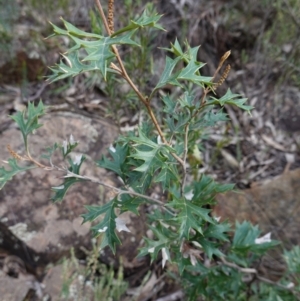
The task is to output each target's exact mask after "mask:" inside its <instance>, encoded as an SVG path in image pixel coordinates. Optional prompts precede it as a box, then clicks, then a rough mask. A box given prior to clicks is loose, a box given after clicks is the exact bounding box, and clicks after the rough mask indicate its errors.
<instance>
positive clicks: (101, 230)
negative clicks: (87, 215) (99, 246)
mask: <svg viewBox="0 0 300 301" xmlns="http://www.w3.org/2000/svg"><path fill="white" fill-rule="evenodd" d="M106 230H107V227H106V226H105V227H104V228H103V229H99V230H98V232H100V233H102V232H105V231H106Z"/></svg>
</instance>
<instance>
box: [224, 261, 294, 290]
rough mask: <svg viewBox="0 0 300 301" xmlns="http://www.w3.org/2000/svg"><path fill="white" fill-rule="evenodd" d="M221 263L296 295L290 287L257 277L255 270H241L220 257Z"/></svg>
mask: <svg viewBox="0 0 300 301" xmlns="http://www.w3.org/2000/svg"><path fill="white" fill-rule="evenodd" d="M221 261H222V263H223V264H224V265H226V266H228V267H231V268H234V269H236V270H238V271H240V272H242V273H245V274H254V275H255V277H256V278H257V279H258V280H260V281H262V282H265V283H268V284H271V285H275V286H277V287H279V288H282V289H285V290H288V291H291V292H293V293H296V291H295V290H294V289H293V288H292V287H288V286H285V285H282V284H280V283H278V282H275V281H272V280H270V279H267V278H265V277H262V276H260V275H258V271H257V270H256V269H252V268H242V267H240V266H238V265H237V264H235V263H232V262H228V261H227V260H226V259H225V258H224V257H221Z"/></svg>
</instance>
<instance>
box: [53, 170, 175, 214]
mask: <svg viewBox="0 0 300 301" xmlns="http://www.w3.org/2000/svg"><path fill="white" fill-rule="evenodd" d="M55 168H56V169H57V170H59V171H64V172H67V175H65V176H64V178H71V177H74V178H77V179H82V180H86V181H91V182H93V183H96V184H99V185H102V186H104V187H107V188H110V189H112V190H114V191H115V192H116V193H118V195H119V196H120V195H122V194H129V195H133V196H137V197H140V198H143V199H146V200H148V201H151V202H152V203H155V204H158V205H160V206H162V207H163V208H164V210H166V211H167V212H169V213H170V214H171V215H173V216H175V215H176V214H175V213H174V212H173V211H171V210H169V209H168V208H166V207H165V203H164V202H162V201H160V200H157V199H154V198H152V197H149V196H146V195H144V194H141V193H138V192H135V191H134V190H133V189H132V188H130V189H128V190H124V189H120V188H117V187H115V186H112V185H109V184H106V183H104V182H102V181H99V180H98V179H96V178H92V177H88V176H81V175H78V174H75V173H73V172H71V171H70V170H67V169H64V168H60V167H57V166H56V167H55Z"/></svg>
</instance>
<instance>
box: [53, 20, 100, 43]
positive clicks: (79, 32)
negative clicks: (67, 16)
mask: <svg viewBox="0 0 300 301" xmlns="http://www.w3.org/2000/svg"><path fill="white" fill-rule="evenodd" d="M61 20H62V21H63V23H64V25H65V28H66V29H67V32H68V33H69V34H70V35H75V36H78V37H84V38H96V39H101V38H103V36H101V35H98V34H95V33H88V32H85V31H83V30H80V29H79V28H77V27H76V26H74V25H73V24H71V23H69V22H67V21H66V20H64V19H63V18H61ZM51 24H52V23H51ZM52 26H54V25H53V24H52Z"/></svg>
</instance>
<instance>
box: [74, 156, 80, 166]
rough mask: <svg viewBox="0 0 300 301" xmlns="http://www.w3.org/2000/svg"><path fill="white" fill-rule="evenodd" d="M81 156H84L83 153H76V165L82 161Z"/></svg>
mask: <svg viewBox="0 0 300 301" xmlns="http://www.w3.org/2000/svg"><path fill="white" fill-rule="evenodd" d="M81 158H82V155H76V156H75V159H74V160H73V163H74V165H79V164H80V162H81Z"/></svg>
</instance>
